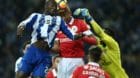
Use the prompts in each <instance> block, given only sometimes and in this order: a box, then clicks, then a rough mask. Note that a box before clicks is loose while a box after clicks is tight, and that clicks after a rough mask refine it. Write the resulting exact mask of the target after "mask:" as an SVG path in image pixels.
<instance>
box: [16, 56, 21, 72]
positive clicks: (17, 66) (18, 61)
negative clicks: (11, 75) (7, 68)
mask: <svg viewBox="0 0 140 78" xmlns="http://www.w3.org/2000/svg"><path fill="white" fill-rule="evenodd" d="M21 60H22V57H20V58H18V59H17V61H16V63H15V72H17V71H18V70H19V66H20V64H21Z"/></svg>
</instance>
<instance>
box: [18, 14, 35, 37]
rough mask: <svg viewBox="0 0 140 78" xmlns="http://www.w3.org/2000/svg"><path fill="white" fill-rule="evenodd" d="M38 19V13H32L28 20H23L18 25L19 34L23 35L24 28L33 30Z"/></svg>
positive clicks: (19, 35)
mask: <svg viewBox="0 0 140 78" xmlns="http://www.w3.org/2000/svg"><path fill="white" fill-rule="evenodd" d="M36 20H37V14H36V13H33V14H31V15H30V16H29V17H28V18H27V19H26V20H24V21H22V22H21V23H20V24H19V25H18V27H17V36H18V37H21V36H23V32H24V30H25V29H26V30H31V29H32V28H33V25H34V23H35V21H36Z"/></svg>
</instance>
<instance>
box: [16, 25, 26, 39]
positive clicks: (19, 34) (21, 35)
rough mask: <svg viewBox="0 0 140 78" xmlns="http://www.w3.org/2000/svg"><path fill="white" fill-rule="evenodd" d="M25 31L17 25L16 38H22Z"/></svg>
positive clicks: (22, 26)
mask: <svg viewBox="0 0 140 78" xmlns="http://www.w3.org/2000/svg"><path fill="white" fill-rule="evenodd" d="M24 31H25V27H24V25H23V24H19V25H18V27H17V37H18V38H20V37H23V33H24Z"/></svg>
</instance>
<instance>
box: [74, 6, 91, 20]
mask: <svg viewBox="0 0 140 78" xmlns="http://www.w3.org/2000/svg"><path fill="white" fill-rule="evenodd" d="M73 15H74V16H77V17H83V18H85V19H86V21H91V20H93V18H92V16H91V15H90V13H89V11H88V9H86V8H78V9H76V10H75V11H74V13H73Z"/></svg>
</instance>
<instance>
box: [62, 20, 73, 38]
mask: <svg viewBox="0 0 140 78" xmlns="http://www.w3.org/2000/svg"><path fill="white" fill-rule="evenodd" d="M60 30H61V31H62V32H63V33H64V34H65V35H66V36H68V37H69V38H70V39H72V40H74V34H75V33H74V32H73V31H72V30H70V29H69V28H68V26H66V24H65V22H64V20H63V19H62V20H61V25H60Z"/></svg>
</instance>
